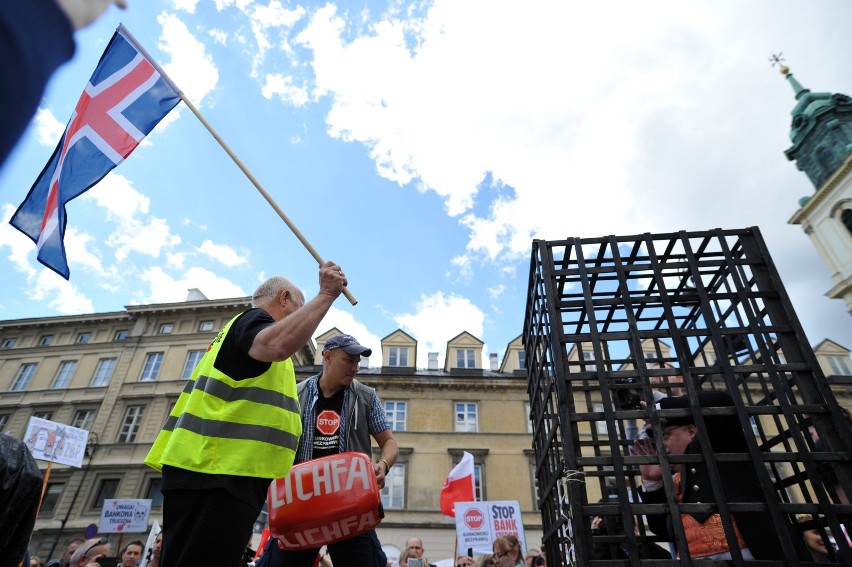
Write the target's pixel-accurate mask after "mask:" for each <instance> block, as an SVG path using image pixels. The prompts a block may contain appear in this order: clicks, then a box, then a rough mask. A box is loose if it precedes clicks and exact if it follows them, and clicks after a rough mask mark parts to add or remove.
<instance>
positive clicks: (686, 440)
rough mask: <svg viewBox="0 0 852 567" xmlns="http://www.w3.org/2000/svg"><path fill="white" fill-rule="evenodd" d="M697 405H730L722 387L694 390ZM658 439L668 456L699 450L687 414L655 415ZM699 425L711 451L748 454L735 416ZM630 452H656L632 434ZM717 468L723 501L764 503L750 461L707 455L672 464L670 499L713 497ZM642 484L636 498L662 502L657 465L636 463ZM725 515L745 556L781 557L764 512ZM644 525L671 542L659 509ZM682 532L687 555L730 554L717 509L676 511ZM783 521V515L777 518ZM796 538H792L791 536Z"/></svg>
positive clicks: (669, 403)
mask: <svg viewBox="0 0 852 567" xmlns="http://www.w3.org/2000/svg"><path fill="white" fill-rule="evenodd" d="M697 396H698V402H699V406H700V407H701V408H712V407H732V406H733V405H734V403H733V399H732V398H731V396H730V395H729V394H728V393H726V392H719V391H714V392H698V393H697ZM659 407H660V409H664V410H665V409H675V408H689V407H690V405H689V398H688V396H672V397H668V398H663V399H661V400H660V401H659ZM661 422H662V423H661V424H662V431H663V439H662V443H663V446H664V447H665V450H666V453H667V454H669V455H689V454H692V455H703V454H704V452H703V450H702V447H701V443H700V441H699V437H698V428H697V426H696V424H695V421H694V419H693V415H692V414H690V415H685V416H676V417H669V418H665V419H662V420H661ZM703 422H704V425H705V427H706V431H707V437H708V438H709V440H710V445H711V447H710V448H709V450H710V452H711V453H739V454H748V445H747V443H746V439H745V434H744V432H743V428H742V427H741V426H740V422H739V420H738V419H737V416H736V415H704V418H703ZM631 454H633V455H656V454H657V452H656V448H655V446H654V443H653V441H652V440H651V439H647V438H645V439H637V440H636V441H635V442H634V445H633V447H632V448H631ZM711 466H715V467H717V471H718V475H719V478H720V480H721V487H720V488H721V489H722V491H723V493H724V495H725V497H726V499H727V502H758V503H765V498H764V496H763V492H762V490H761V488H760V484H759V481H758V477H757V472H756V470H755V469H754V465H753V463H752V461H751V460H746V461H722V462H715V461H713V462H708V461H707V460H704V461H701V462H696V463H688V464H678V465H675V466H674V467H673V468H674V469H675V470H674V473H675V474H674V479H673V480H674V485H675V498H676V500H677V502H679V503H683V504H694V503H702V502H703V503H709V502H717V501H718V495H719V493H720V492H719V490H718V489H714V487H713V486H712V482H711V474H710V467H711ZM639 469H640V473H641V476H642V487H641V489H640V490H639V497H640V498H641V500H642V501H643V502H648V503H665V502H666V501H667V499H666V495H665V493H664V490H663V471H662V467H661V466H660V465H659V464H647V465H640V467H639ZM731 516H732V517H731V519H730V520H729V521H730V522H731V523H732V525H733V526H732V527H733V531H734V535H735V538H736V545H737V546H738V547H739V549H740V552H741V554H742V556H743V558H744V559H746V560H752V559H756V560H784V559H787V558H786V557H785V554H784V547H783V546H782V544H781V540H780V538H779V534H778V532H777V531H776V530H775V527H774V526H775V525H774V523H773V520H772V517H771V516H770V513H769V512H768V511H761V512H748V513H744V512H740V513H732V514H731ZM647 518H648V525H649V527H650V529H651V531H652V532H653V533H655V534H657V535H661V536H666V537H668V538H669V539H670V540H671V541H674V539H675V538H674V529H673V526H672V523H671V522H670V521H669V519H668V517H667V515H665V514H649V515H648V516H647ZM680 519H681V522H682V525H683V529H684V532H685V534H686V540H687V546H688V549H689V555H690V556H691V557H693V558H696V559H732V554H731V549H730V547H729V544H728V539H727V537H726V535H725V530H724V524H723V522H724V521H725V520H723V519H722V517H721V515H720V514H719V513H718V512H717V513H703V512H702V513H683V514H681V515H680ZM782 521H784V522H785V523H788V522H787V520H786V519H784V520H782ZM787 529H788V531H789V532H790V533H789V534H788V535H789V537H786V538H785V539H786V540H787V541H789V542H790V545H792V546H793V548H794V549H795V552H796V554H797V555H798V556H799V557H800V558H802V559H806V558H807V557H808V555H807V552H806V550H805V548H804V545H802V543H801V538H800V537H799V538H797V537H794V536H793V534H795V533H796V532H795V529H794V527H793V526H792V524H791V523H790V524H789V525H787ZM797 539H798V540H799V541H796V540H797Z"/></svg>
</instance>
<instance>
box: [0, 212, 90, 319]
mask: <svg viewBox="0 0 852 567" xmlns="http://www.w3.org/2000/svg"><path fill="white" fill-rule="evenodd" d="M2 212H3V214H2V223H0V249H2V248H3V247H6V246H8V247H9V249H10V252H9V256H8V258H9V260H10V261H11V263H12V265H13V266H15V269H16V270H17V271H18V272H20V273H22V274H23V275H24V276H25V277H26V281H27V285H26V287H25V288H24V294H25V295H26V296H27V298H28V299H31V300H33V301H39V302H43V303H47V305H48V307H50V308H51V309H53V310H55V311H56V312H58V313H61V314H63V315H71V314H77V313H91V312H93V311H94V308H93V305H92V301H91V300H90V299H89V298H88V297H86V296H85V295H84V294H83V293H82V292H81V291H80V290H79V289H78V288H77V287H76V286H75V285H74V284H72V283H71V282H69V281H67V280H65V279H64V278H63V277H61V276H59V275H57V274H56V273H54V272H53V271H51V270H48V269H47V268H43V267H42V266H41V265H38V267H35V262H36V260H35V256H36V247H35V244H34V243H33V242H32V241H31V240H30V239H29V238H27V237H26V236H24V235H23V234H22V233H21V232H19V231H18V230H17V229H15V228H13V227H12V226H11V225H10V224H9V219H11V218H12V215H13V214H14V213H15V208H14V207H12V205H9V204H5V205H3V208H2ZM69 235H70V236H71V237H72V238H73V237H74V236H75V233H74V231H73V230H72V229H69V230H68V232H66V246H68V247H69V249H70V248H73V249H74V250H75V251H77V249H76V246H75V243H74V241H72V242H70V243H69V242H68V241H67V237H68V236H69ZM30 257H32V260H30ZM69 257H70V254H69ZM87 261H89V260H88V256H86V257H84V258H83V260H82V263H86V262H87ZM74 263H77V259H75V260H74Z"/></svg>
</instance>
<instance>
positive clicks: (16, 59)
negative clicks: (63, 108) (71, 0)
mask: <svg viewBox="0 0 852 567" xmlns="http://www.w3.org/2000/svg"><path fill="white" fill-rule="evenodd" d="M73 54H74V37H73V29H72V28H71V22H70V21H69V20H68V18H67V17H66V16H65V14H64V13H63V12H62V10H60V8H59V6H57V4H56V2H55V1H54V0H3V1H2V2H0V61H2V62H3V72H2V73H0V124H2V125H3V127H2V128H0V166H2V165H3V163H4V162H5V161H6V158H7V157H8V156H9V153H10V152H11V151H12V148H13V147H14V146H15V143H17V141H18V139H19V138H20V137H21V134H23V133H24V130H25V129H26V127H27V124H29V122H30V119H31V118H32V117H33V114H35V111H36V108H38V104H39V101H40V100H41V96H42V94H43V93H44V88H45V86H46V85H47V81H48V79H49V78H50V76H51V75H52V74H53V72H54V71H56V69H57V68H58V67H59V66H60V65H62V64H63V63H65V62H66V61H68V60H69V59H71V56H72V55H73Z"/></svg>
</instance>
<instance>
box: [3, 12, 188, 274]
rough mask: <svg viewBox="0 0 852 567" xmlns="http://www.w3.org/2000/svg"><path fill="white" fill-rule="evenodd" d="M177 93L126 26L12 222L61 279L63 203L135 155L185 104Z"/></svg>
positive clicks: (109, 48)
mask: <svg viewBox="0 0 852 567" xmlns="http://www.w3.org/2000/svg"><path fill="white" fill-rule="evenodd" d="M180 100H181V99H180V91H179V90H178V89H177V87H176V86H175V85H174V84H173V83H172V82H171V80H170V79H169V78H168V76H166V74H165V73H163V72H162V70H161V69H160V67H159V65H157V63H156V62H155V61H154V60H153V59H151V58H150V56H148V54H147V53H146V52H145V50H144V49H143V48H142V47H141V46H140V45H139V44H138V43H137V42H136V40H135V39H134V38H133V36H132V35H131V34H130V32H128V31H127V29H125V27H124V26H119V28H118V30H116V32H115V35H113V37H112V40H111V41H110V42H109V45H107V48H106V50H105V51H104V54H103V55H102V56H101V60H100V62H99V63H98V66H97V68H96V69H95V72H94V74H93V75H92V78H91V79H90V80H89V82H88V83H87V84H86V87H85V89H84V90H83V94H82V95H81V96H80V100H79V102H77V106H76V108H75V109H74V113H73V114H72V115H71V120H70V121H69V122H68V127H67V128H66V129H65V133H64V134H63V135H62V139H61V140H59V144H58V145H57V146H56V150H54V152H53V156H52V157H51V158H50V161H48V162H47V165H46V166H45V167H44V169H43V170H42V172H41V174H40V175H39V176H38V179H36V182H35V183H34V184H33V186H32V188H31V189H30V192H29V194H27V197H26V199H24V202H23V203H22V204H21V206H20V207H18V210H17V211H16V212H15V214H14V215H13V216H12V219H11V221H10V224H11V225H12V226H14V227H15V228H17V229H18V230H20V231H21V232H23V233H24V234H26V235H27V236H29V237H30V238H31V239H32V241H33V242H35V243H36V245H37V246H38V261H39V262H41V263H42V264H44V265H45V266H47V267H48V268H50V269H51V270H53V271H54V272H56V273H57V274H59V275H61V276H62V277H64V278H65V279H66V280H67V279H68V276H69V270H68V261H67V259H66V257H65V243H64V239H65V224H66V216H65V204H66V203H67V202H68V201H70V200H71V199H74V198H75V197H78V196H79V195H80V194H82V193H84V192H85V191H87V190H88V189H89V188H91V187H92V186H93V185H95V184H96V183H97V182H98V181H100V180H101V179H103V177H104V176H105V175H106V174H107V173H109V172H110V170H112V169H113V168H114V167H115V166H117V165H118V164H119V163H121V162H122V161H124V159H125V158H126V157H127V156H129V155H130V152H132V151H133V150H134V149H136V146H138V145H139V142H141V141H142V139H143V138H144V137H145V136H147V135H148V134H149V133H150V132H151V130H153V129H154V126H156V125H157V124H158V123H159V122H160V120H162V119H163V117H164V116H165V115H166V114H168V113H169V111H170V110H171V109H172V108H174V107H175V106H176V105H177V104H178V102H180Z"/></svg>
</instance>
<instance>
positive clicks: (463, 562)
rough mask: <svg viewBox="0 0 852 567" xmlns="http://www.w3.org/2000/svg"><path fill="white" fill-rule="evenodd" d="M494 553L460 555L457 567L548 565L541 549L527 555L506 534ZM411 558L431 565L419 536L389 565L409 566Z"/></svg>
mask: <svg viewBox="0 0 852 567" xmlns="http://www.w3.org/2000/svg"><path fill="white" fill-rule="evenodd" d="M492 551H493V553H492V554H486V555H479V556H476V557H474V556H472V555H459V556H457V557H456V559H455V567H495V566H499V567H518V566H521V567H539V566H542V565H544V566H546V565H547V562H546V561H545V558H544V553H543V552H542V551H541V550H539V549H530V550H529V551H528V552H527V554H526V556H524V551H523V549H522V547H521V543H520V541H519V540H518V538H517V537H515V536H513V535H505V536H501V537H499V538H497V539H496V540H494V543H493V546H492ZM411 559H420V560H422V561H423V565H424V567H428V566H429V565H430V563H429V561H428V559H427V558H426V553H425V547H424V545H423V540H422V539H421V538H418V537H412V538H409V539H408V540H407V541H406V542H405V548H404V549H403V550H402V552H401V553H400V555H399V559H398V560H397V561H395V562H393V563H391V562H390V561H389V562H388V567H409V566H410V560H411Z"/></svg>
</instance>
